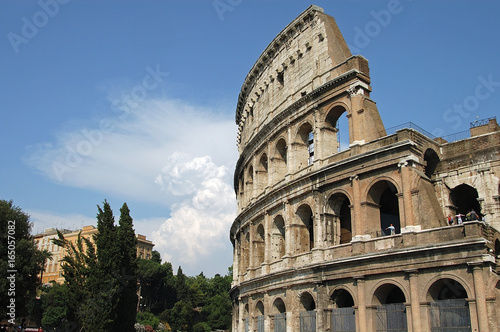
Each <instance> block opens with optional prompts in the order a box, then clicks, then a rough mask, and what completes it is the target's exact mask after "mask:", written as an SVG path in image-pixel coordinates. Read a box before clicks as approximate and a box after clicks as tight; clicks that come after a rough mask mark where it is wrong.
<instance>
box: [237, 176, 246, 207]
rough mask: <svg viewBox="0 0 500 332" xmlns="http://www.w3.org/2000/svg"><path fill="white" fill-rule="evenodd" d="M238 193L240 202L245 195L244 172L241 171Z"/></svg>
mask: <svg viewBox="0 0 500 332" xmlns="http://www.w3.org/2000/svg"><path fill="white" fill-rule="evenodd" d="M238 183H239V185H238V193H239V195H240V200H239V201H240V202H242V200H241V198H242V197H243V196H244V195H245V173H241V174H240V176H239V181H238Z"/></svg>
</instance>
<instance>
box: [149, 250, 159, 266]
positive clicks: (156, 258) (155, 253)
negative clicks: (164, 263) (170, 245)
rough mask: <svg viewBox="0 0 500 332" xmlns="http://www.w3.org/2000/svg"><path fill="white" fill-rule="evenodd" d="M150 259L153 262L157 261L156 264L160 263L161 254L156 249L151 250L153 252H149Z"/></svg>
mask: <svg viewBox="0 0 500 332" xmlns="http://www.w3.org/2000/svg"><path fill="white" fill-rule="evenodd" d="M151 260H152V261H153V262H157V263H158V264H161V255H160V253H159V252H158V251H156V250H153V252H152V253H151Z"/></svg>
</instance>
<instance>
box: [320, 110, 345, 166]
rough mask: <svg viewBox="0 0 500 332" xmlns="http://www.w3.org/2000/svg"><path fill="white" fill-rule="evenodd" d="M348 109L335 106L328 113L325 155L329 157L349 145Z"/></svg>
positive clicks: (325, 130) (324, 136)
mask: <svg viewBox="0 0 500 332" xmlns="http://www.w3.org/2000/svg"><path fill="white" fill-rule="evenodd" d="M344 113H346V109H345V108H344V107H342V106H335V107H333V108H332V109H331V110H330V111H329V112H328V114H327V116H326V119H325V125H324V127H323V128H322V129H323V142H324V144H323V156H325V157H327V156H329V155H332V154H334V153H337V152H340V151H343V150H345V149H347V148H348V147H349V124H348V119H347V117H346V116H342V114H344Z"/></svg>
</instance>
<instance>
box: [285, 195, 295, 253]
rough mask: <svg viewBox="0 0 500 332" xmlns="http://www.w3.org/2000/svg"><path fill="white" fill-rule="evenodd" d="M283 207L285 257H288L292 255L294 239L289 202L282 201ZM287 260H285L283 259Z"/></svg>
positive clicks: (292, 219)
mask: <svg viewBox="0 0 500 332" xmlns="http://www.w3.org/2000/svg"><path fill="white" fill-rule="evenodd" d="M283 205H284V209H285V213H284V216H285V218H284V219H285V257H290V256H292V255H293V250H294V247H293V244H294V239H295V236H294V235H295V234H293V231H294V227H293V226H292V224H293V222H294V218H293V211H292V207H291V206H290V202H288V201H287V202H286V203H283ZM285 261H287V260H285Z"/></svg>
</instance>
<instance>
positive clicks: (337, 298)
mask: <svg viewBox="0 0 500 332" xmlns="http://www.w3.org/2000/svg"><path fill="white" fill-rule="evenodd" d="M330 301H331V303H332V304H333V307H334V308H346V307H353V306H354V305H355V301H354V296H353V295H352V293H351V292H350V291H349V290H348V289H346V288H344V287H339V288H337V289H335V290H334V291H333V292H332V294H331V295H330Z"/></svg>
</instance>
